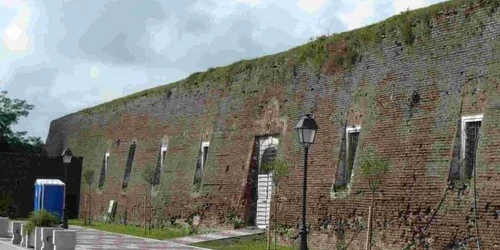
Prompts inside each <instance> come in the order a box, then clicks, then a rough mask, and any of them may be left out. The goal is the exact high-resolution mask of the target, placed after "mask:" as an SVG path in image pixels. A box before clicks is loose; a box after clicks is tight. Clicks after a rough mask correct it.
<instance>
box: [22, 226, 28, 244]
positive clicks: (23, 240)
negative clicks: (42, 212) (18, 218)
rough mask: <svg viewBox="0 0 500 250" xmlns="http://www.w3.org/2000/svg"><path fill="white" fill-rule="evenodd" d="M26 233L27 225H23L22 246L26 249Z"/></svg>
mask: <svg viewBox="0 0 500 250" xmlns="http://www.w3.org/2000/svg"><path fill="white" fill-rule="evenodd" d="M25 231H26V224H21V246H22V247H26V246H28V236H27V235H25V234H26V233H25Z"/></svg>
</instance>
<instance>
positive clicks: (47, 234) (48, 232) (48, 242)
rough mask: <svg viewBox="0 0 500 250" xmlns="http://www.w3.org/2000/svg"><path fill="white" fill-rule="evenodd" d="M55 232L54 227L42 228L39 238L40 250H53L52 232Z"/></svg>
mask: <svg viewBox="0 0 500 250" xmlns="http://www.w3.org/2000/svg"><path fill="white" fill-rule="evenodd" d="M55 230H57V229H56V228H54V227H42V230H41V231H42V232H41V238H42V249H41V250H54V244H53V242H52V239H53V234H54V231H55Z"/></svg>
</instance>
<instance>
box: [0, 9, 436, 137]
mask: <svg viewBox="0 0 500 250" xmlns="http://www.w3.org/2000/svg"><path fill="white" fill-rule="evenodd" d="M438 2H442V0H156V1H155V0H140V1H139V0H119V1H118V0H114V1H113V0H0V39H1V41H0V90H2V91H3V90H5V91H8V96H9V97H10V98H18V99H22V100H26V101H27V102H28V103H30V104H33V105H34V106H35V108H34V109H33V110H32V111H31V112H30V114H29V116H28V117H24V118H21V119H20V121H19V123H18V124H17V125H15V126H14V127H13V129H14V130H15V131H27V132H28V135H30V136H38V137H41V138H42V140H44V141H45V139H46V137H47V134H48V129H49V126H50V122H51V121H52V120H54V119H57V118H59V117H62V116H64V115H66V114H69V113H72V112H76V111H78V110H81V109H84V108H87V107H92V106H95V105H98V104H100V103H103V102H107V101H110V100H113V99H116V98H119V97H122V96H125V95H129V94H132V93H135V92H138V91H141V90H144V89H148V88H152V87H156V86H159V85H165V84H168V83H171V82H175V81H177V80H180V79H183V78H185V77H187V76H189V75H190V74H192V73H194V72H199V71H205V70H207V69H208V68H210V67H217V66H224V65H227V64H230V63H232V62H236V61H239V60H242V59H251V58H256V57H260V56H264V55H269V54H274V53H278V52H281V51H285V50H288V49H290V48H293V47H296V46H299V45H301V44H304V43H306V42H307V41H308V40H309V39H310V38H311V37H314V36H319V35H325V34H326V35H328V34H332V33H340V32H343V31H347V30H352V29H355V28H359V27H363V26H366V25H369V24H372V23H375V22H379V21H382V20H384V19H386V18H388V17H390V16H393V15H396V14H399V13H400V12H402V11H405V10H406V9H408V8H409V9H417V8H421V7H425V6H428V5H431V4H435V3H438Z"/></svg>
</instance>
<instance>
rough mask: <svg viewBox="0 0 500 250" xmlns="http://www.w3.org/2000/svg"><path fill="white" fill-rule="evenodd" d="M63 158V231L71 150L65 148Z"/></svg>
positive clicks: (66, 211) (66, 221) (66, 217)
mask: <svg viewBox="0 0 500 250" xmlns="http://www.w3.org/2000/svg"><path fill="white" fill-rule="evenodd" d="M61 156H62V158H63V163H64V189H65V190H64V208H63V218H62V225H61V227H62V228H64V229H68V210H67V208H66V192H67V189H68V187H67V185H68V165H69V164H70V163H71V158H72V157H73V153H71V150H69V148H66V149H65V150H64V151H63V152H62V154H61Z"/></svg>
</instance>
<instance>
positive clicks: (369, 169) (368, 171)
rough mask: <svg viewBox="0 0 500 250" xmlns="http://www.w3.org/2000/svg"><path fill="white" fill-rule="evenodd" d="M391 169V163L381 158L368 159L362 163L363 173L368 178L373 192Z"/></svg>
mask: <svg viewBox="0 0 500 250" xmlns="http://www.w3.org/2000/svg"><path fill="white" fill-rule="evenodd" d="M388 171H389V164H388V163H387V162H386V161H383V160H380V159H367V160H365V161H363V163H362V164H361V173H362V175H363V177H365V178H367V179H368V184H369V186H370V190H371V191H372V193H374V192H376V191H377V190H378V188H379V186H380V183H381V182H382V180H383V178H384V177H385V174H386V173H387V172H388Z"/></svg>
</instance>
